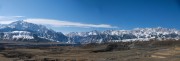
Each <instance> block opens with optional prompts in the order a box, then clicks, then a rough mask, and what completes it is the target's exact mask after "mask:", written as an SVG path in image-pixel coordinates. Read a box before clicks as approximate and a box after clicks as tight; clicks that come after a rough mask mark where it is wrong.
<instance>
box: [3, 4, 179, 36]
mask: <svg viewBox="0 0 180 61" xmlns="http://www.w3.org/2000/svg"><path fill="white" fill-rule="evenodd" d="M0 16H25V17H26V18H43V19H54V20H63V21H69V22H78V23H84V24H107V25H110V26H115V27H116V28H101V27H99V28H98V27H89V28H84V27H71V26H69V27H52V28H53V29H54V30H56V31H61V32H65V33H66V32H71V31H90V30H95V29H97V30H107V29H133V28H137V27H140V28H145V27H159V26H160V27H166V28H176V29H180V1H179V0H0ZM117 27H118V28H117Z"/></svg>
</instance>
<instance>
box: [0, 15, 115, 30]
mask: <svg viewBox="0 0 180 61" xmlns="http://www.w3.org/2000/svg"><path fill="white" fill-rule="evenodd" d="M22 18H24V16H0V24H9V23H12V22H14V21H17V20H21V19H22ZM24 21H26V22H30V23H35V24H42V25H51V26H53V27H81V28H118V27H116V26H111V25H108V24H86V23H80V22H70V21H62V20H54V19H42V18H26V19H25V20H24Z"/></svg>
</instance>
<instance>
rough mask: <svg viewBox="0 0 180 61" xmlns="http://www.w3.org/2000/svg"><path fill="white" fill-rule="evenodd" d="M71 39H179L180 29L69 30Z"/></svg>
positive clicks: (91, 40) (116, 40)
mask: <svg viewBox="0 0 180 61" xmlns="http://www.w3.org/2000/svg"><path fill="white" fill-rule="evenodd" d="M66 36H68V37H70V38H71V40H72V41H75V42H81V43H102V42H121V41H123V42H126V41H136V40H140V41H148V40H150V39H158V40H162V39H176V40H177V39H180V31H179V30H176V29H168V28H162V27H157V28H135V29H133V30H106V31H97V30H94V31H90V32H71V33H69V34H66Z"/></svg>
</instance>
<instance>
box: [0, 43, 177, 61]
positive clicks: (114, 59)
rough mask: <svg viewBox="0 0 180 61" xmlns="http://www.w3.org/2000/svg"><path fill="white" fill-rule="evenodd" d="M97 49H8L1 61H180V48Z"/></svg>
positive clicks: (1, 56) (2, 53) (2, 54)
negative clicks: (101, 50)
mask: <svg viewBox="0 0 180 61" xmlns="http://www.w3.org/2000/svg"><path fill="white" fill-rule="evenodd" d="M97 48H103V46H98V47H91V48H82V47H71V46H64V47H48V48H16V49H6V50H3V51H1V52H0V61H1V60H3V61H180V46H173V47H157V48H138V49H137V48H132V49H129V50H121V51H107V52H96V53H94V52H92V51H94V50H97Z"/></svg>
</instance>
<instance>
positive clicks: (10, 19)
mask: <svg viewBox="0 0 180 61" xmlns="http://www.w3.org/2000/svg"><path fill="white" fill-rule="evenodd" d="M24 17H25V16H0V24H9V23H12V22H14V21H17V20H20V19H22V18H24Z"/></svg>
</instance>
